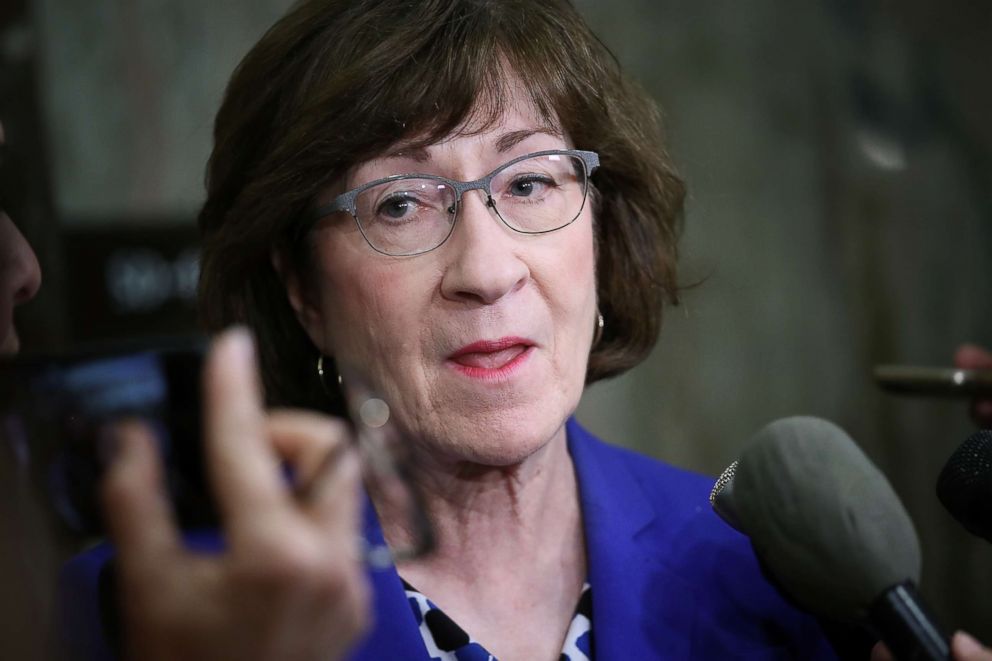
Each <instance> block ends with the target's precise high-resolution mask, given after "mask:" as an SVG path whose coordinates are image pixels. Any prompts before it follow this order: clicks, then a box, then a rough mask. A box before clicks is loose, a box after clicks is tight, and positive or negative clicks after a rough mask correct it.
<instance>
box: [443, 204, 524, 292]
mask: <svg viewBox="0 0 992 661" xmlns="http://www.w3.org/2000/svg"><path fill="white" fill-rule="evenodd" d="M448 243H449V244H450V245H448V246H446V251H445V252H446V253H447V254H450V255H452V257H451V261H450V262H449V263H448V264H447V266H446V267H445V271H444V274H443V276H442V280H441V293H442V295H443V296H444V297H445V298H447V299H449V300H462V301H470V302H474V303H482V304H486V305H491V304H493V303H495V302H497V301H498V300H500V299H501V298H503V297H504V296H506V295H507V294H510V293H512V292H514V291H517V290H518V289H520V288H521V287H523V285H524V283H526V282H527V279H528V278H529V277H530V268H529V267H528V265H527V263H526V262H525V261H524V260H523V259H522V258H521V254H520V248H521V242H520V240H519V237H518V236H516V235H515V233H514V232H513V230H511V229H510V228H509V227H507V226H506V225H504V224H503V222H502V221H500V219H499V218H498V217H497V216H496V211H495V209H493V208H491V207H490V206H489V204H488V197H487V196H486V194H485V192H484V191H482V190H479V191H469V192H466V193H465V194H464V195H462V199H461V204H460V205H459V208H458V219H457V224H456V227H455V229H454V234H453V235H452V236H451V238H449V239H448Z"/></svg>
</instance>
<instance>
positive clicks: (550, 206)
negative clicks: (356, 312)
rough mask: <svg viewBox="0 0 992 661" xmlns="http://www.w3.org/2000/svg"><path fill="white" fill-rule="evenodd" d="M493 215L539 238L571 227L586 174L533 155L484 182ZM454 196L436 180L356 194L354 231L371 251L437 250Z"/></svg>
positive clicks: (409, 180) (570, 160)
mask: <svg viewBox="0 0 992 661" xmlns="http://www.w3.org/2000/svg"><path fill="white" fill-rule="evenodd" d="M489 188H490V193H491V195H492V200H493V204H494V206H495V209H496V212H497V213H498V214H499V216H500V218H502V220H503V222H505V223H506V224H507V225H508V226H509V227H511V228H512V229H514V230H516V231H518V232H524V233H542V232H550V231H552V230H556V229H559V228H561V227H564V226H565V225H568V224H569V223H571V222H572V221H573V220H575V218H576V217H577V216H578V215H579V212H581V211H582V206H583V204H584V202H585V196H586V188H587V184H586V172H585V166H584V163H583V162H582V159H581V158H578V157H576V156H571V155H567V154H545V155H542V156H534V157H532V158H527V159H524V160H521V161H517V162H515V163H510V164H509V165H507V166H506V167H504V168H502V169H501V170H499V171H497V172H496V173H495V174H494V176H493V178H492V181H491V182H490V186H489ZM457 199H458V194H457V192H456V190H455V189H454V188H453V187H452V186H451V185H449V184H447V183H444V182H442V181H440V180H438V179H427V178H418V177H404V178H401V179H394V180H392V181H388V182H383V183H381V184H379V185H377V186H373V187H371V188H368V189H366V190H364V191H362V192H361V193H360V194H359V195H358V196H357V197H356V199H355V210H356V216H357V219H358V224H359V227H360V228H361V230H362V233H363V234H364V235H365V238H366V239H367V240H368V242H369V243H370V244H371V245H372V247H373V248H375V249H376V250H378V251H380V252H383V253H386V254H389V255H414V254H417V253H421V252H426V251H428V250H431V249H433V248H436V247H437V246H439V245H441V244H442V243H443V242H444V241H445V239H447V238H448V235H449V234H450V233H451V229H452V225H453V224H454V221H455V214H456V209H457Z"/></svg>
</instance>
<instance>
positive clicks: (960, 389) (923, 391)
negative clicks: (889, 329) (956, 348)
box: [874, 365, 992, 398]
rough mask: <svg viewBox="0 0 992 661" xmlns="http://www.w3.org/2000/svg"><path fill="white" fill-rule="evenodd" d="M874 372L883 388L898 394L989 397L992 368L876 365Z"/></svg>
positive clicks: (991, 387) (991, 389) (991, 394)
mask: <svg viewBox="0 0 992 661" xmlns="http://www.w3.org/2000/svg"><path fill="white" fill-rule="evenodd" d="M874 375H875V381H876V382H877V383H878V385H880V386H881V387H882V388H883V389H884V390H887V391H889V392H891V393H895V394H899V395H921V396H931V397H962V398H971V397H982V396H992V369H956V368H953V367H920V366H917V365H877V366H876V367H875V369H874Z"/></svg>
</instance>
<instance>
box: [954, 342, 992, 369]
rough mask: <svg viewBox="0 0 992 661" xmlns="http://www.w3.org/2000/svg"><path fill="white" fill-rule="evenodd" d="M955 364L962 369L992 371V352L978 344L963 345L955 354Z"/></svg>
mask: <svg viewBox="0 0 992 661" xmlns="http://www.w3.org/2000/svg"><path fill="white" fill-rule="evenodd" d="M954 364H955V365H956V366H957V367H960V368H962V369H992V352H990V351H988V350H986V349H983V348H982V347H980V346H978V345H976V344H962V345H961V346H959V347H958V349H957V351H955V352H954Z"/></svg>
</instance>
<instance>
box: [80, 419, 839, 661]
mask: <svg viewBox="0 0 992 661" xmlns="http://www.w3.org/2000/svg"><path fill="white" fill-rule="evenodd" d="M567 433H568V447H569V452H570V453H571V456H572V460H573V461H574V463H575V470H576V474H577V477H578V484H579V492H580V499H581V505H582V516H583V524H584V528H585V535H586V551H587V557H588V562H589V576H588V580H589V583H590V585H591V586H592V604H593V605H592V641H593V652H594V656H593V659H594V661H632V660H637V661H646V660H652V659H679V660H682V659H698V660H700V661H710V660H712V659H755V660H757V659H802V660H804V661H805V660H819V659H834V658H836V656H835V654H834V653H833V650H832V648H831V647H830V645H829V643H828V642H827V640H826V638H825V636H824V634H823V632H822V631H821V629H820V627H819V625H818V624H817V622H816V621H815V619H814V618H812V617H810V616H809V615H806V614H804V613H802V612H800V611H798V610H796V608H795V607H793V606H792V605H790V604H789V603H788V602H787V601H785V600H784V599H783V598H782V596H781V595H780V594H779V593H778V592H777V591H776V590H775V588H773V587H772V586H771V585H770V584H769V583H768V582H767V581H766V580H765V578H764V576H763V575H762V573H761V570H760V568H759V566H758V563H757V561H756V559H755V557H754V553H753V551H752V549H751V545H750V543H749V542H748V540H747V538H745V537H744V536H743V535H741V534H740V533H738V532H737V531H735V530H733V529H732V528H731V527H730V526H728V525H726V524H725V523H724V522H723V521H721V520H720V519H719V518H718V517H717V516H716V515H715V514H714V513H713V511H712V510H711V509H710V506H709V491H710V488H711V487H712V485H713V479H712V478H708V477H704V476H701V475H697V474H694V473H690V472H688V471H685V470H681V469H678V468H674V467H672V466H669V465H667V464H664V463H661V462H659V461H655V460H653V459H649V458H647V457H644V456H641V455H638V454H636V453H634V452H631V451H628V450H624V449H621V448H617V447H614V446H610V445H607V444H606V443H603V442H602V441H600V440H599V439H597V438H595V437H594V436H592V435H591V434H590V433H589V432H587V431H586V430H584V429H583V428H582V427H581V426H579V424H578V423H577V422H576V421H575V420H574V419H571V420H569V421H568V423H567ZM365 534H366V535H367V536H368V537H367V538H368V539H370V540H371V541H377V542H382V530H381V529H380V527H379V524H378V521H377V520H376V518H375V513H374V511H373V510H372V508H371V507H368V508H367V514H366V517H365ZM193 545H195V546H198V547H200V548H209V547H210V546H211V542H210V540H206V541H204V540H203V539H196V540H193ZM216 545H217V544H216V543H213V546H216ZM86 556H88V557H86ZM108 556H109V551H108V549H106V548H103V549H97V550H96V551H91V552H90V553H89V554H84V557H81V558H78V559H76V560H74V561H73V562H72V563H70V564H69V565H68V566H67V568H66V569H67V571H66V572H65V573H64V575H63V581H62V583H63V584H62V590H61V592H62V595H61V597H62V600H63V602H64V603H65V600H68V604H69V606H70V609H69V610H70V611H73V613H71V614H70V617H69V620H70V621H69V622H68V625H69V626H68V629H69V631H68V633H69V635H68V636H67V637H68V638H69V639H70V640H69V646H70V647H72V648H74V649H75V651H76V652H77V653H79V654H78V656H77V655H73V657H74V658H85V659H104V658H112V655H110V654H109V651H108V649H107V646H106V642H105V641H104V640H103V637H102V635H101V633H100V631H101V629H102V627H101V625H100V617H99V613H98V605H97V604H98V599H97V592H98V587H99V586H98V584H99V582H100V581H99V580H98V579H99V567H100V566H102V565H103V564H104V563H105V561H106V559H107V557H108ZM369 580H370V583H371V586H372V593H373V598H372V607H373V616H374V620H373V624H372V628H371V630H370V632H369V633H368V634H367V635H366V637H365V638H364V639H363V640H362V641H361V642H360V643H359V644H358V646H357V647H356V648H355V649H354V650H353V652H352V653H351V655H350V656H349V657H348V658H349V660H350V661H391V660H394V659H397V660H399V659H402V660H404V661H406V660H409V661H429V659H430V657H429V656H428V654H427V651H426V648H425V647H424V644H423V642H422V639H421V636H420V632H419V630H418V628H417V623H416V620H415V619H414V617H413V614H412V611H411V609H410V605H409V604H408V602H407V598H406V595H405V594H404V591H403V586H402V583H401V582H400V578H399V575H398V574H397V573H396V571H395V570H392V569H389V570H380V571H370V574H369ZM81 605H84V607H83V608H80V606H81Z"/></svg>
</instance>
